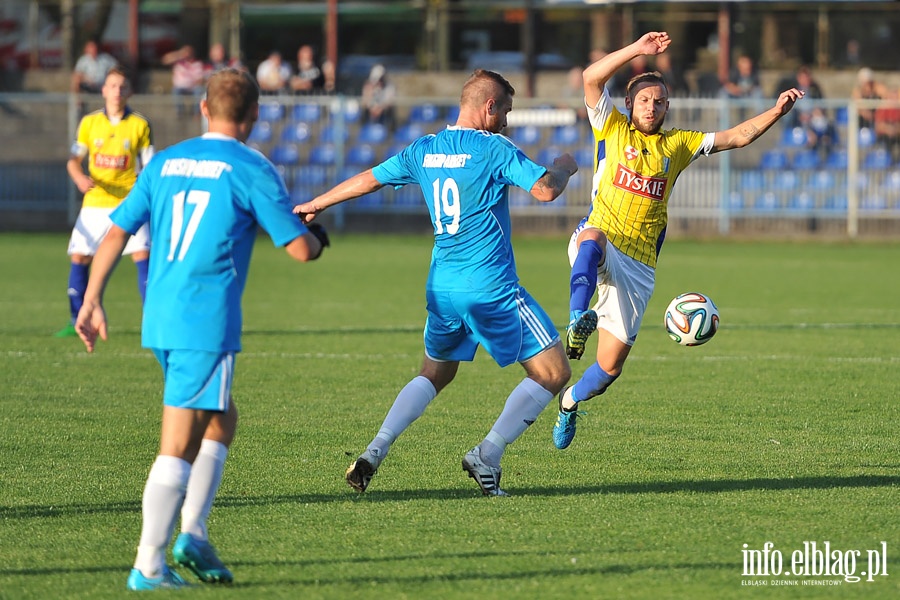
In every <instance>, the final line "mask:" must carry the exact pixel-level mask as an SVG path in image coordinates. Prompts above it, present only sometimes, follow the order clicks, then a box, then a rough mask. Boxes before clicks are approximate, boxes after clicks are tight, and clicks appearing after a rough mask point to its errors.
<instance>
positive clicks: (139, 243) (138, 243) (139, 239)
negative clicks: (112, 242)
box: [122, 223, 150, 303]
mask: <svg viewBox="0 0 900 600" xmlns="http://www.w3.org/2000/svg"><path fill="white" fill-rule="evenodd" d="M122 254H130V255H131V260H133V261H134V266H135V268H136V269H137V287H138V293H139V294H140V295H141V302H142V303H143V302H144V298H145V296H146V295H147V273H148V271H149V269H150V226H149V225H147V224H146V223H145V224H144V225H143V226H141V228H140V229H138V230H137V233H135V234H134V235H133V236H131V238H130V239H129V240H128V243H127V244H126V245H125V250H123V251H122Z"/></svg>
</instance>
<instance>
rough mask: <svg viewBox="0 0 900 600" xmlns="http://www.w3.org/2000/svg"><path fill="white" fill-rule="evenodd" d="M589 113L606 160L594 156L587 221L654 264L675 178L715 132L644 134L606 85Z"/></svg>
mask: <svg viewBox="0 0 900 600" xmlns="http://www.w3.org/2000/svg"><path fill="white" fill-rule="evenodd" d="M588 115H589V117H590V121H591V128H592V129H593V132H594V145H595V155H596V154H597V148H598V147H599V146H600V145H603V146H605V160H602V161H597V157H596V156H595V159H594V160H595V169H597V172H596V174H595V178H594V190H593V191H594V198H593V200H592V206H591V214H590V216H589V218H588V224H589V225H591V226H593V227H596V228H598V229H600V230H601V231H603V232H604V233H605V234H606V237H607V239H608V240H609V241H610V242H611V243H612V244H613V245H614V246H615V247H616V248H618V249H619V250H621V251H622V253H624V254H626V255H627V256H630V257H632V258H634V259H636V260H639V261H641V262H642V263H644V264H646V265H649V266H651V267H654V268H655V267H656V257H657V255H658V253H659V246H660V245H661V244H662V241H663V239H664V237H665V235H664V233H665V229H666V223H667V219H668V216H667V210H666V208H667V205H668V201H669V195H670V194H671V193H672V187H673V186H674V185H675V180H676V179H677V178H678V176H679V175H680V174H681V172H682V171H684V170H685V169H686V168H687V167H688V165H690V164H691V163H692V162H693V161H694V160H695V159H696V158H697V157H698V156H700V154H707V155H708V154H709V153H710V151H711V150H712V145H713V142H714V141H715V134H714V133H702V132H699V131H688V130H683V129H669V130H666V131H660V132H659V133H657V134H655V135H649V136H648V135H644V134H642V133H641V132H639V131H638V130H637V129H635V127H634V126H633V125H632V124H631V121H630V119H629V118H628V117H627V116H626V115H624V114H622V113H621V112H619V110H618V109H617V108H616V107H615V106H614V105H613V102H612V99H611V98H610V96H609V92H608V91H607V90H606V89H604V90H603V94H602V95H601V98H600V101H599V102H598V103H597V106H596V107H593V108H592V107H588Z"/></svg>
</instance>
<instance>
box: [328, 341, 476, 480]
mask: <svg viewBox="0 0 900 600" xmlns="http://www.w3.org/2000/svg"><path fill="white" fill-rule="evenodd" d="M458 369H459V362H458V361H448V362H439V361H435V360H432V359H431V358H429V357H428V356H427V355H426V356H425V358H424V360H423V362H422V369H421V370H420V371H419V374H418V375H417V376H416V377H415V378H413V379H412V381H410V382H409V383H407V384H406V385H405V386H404V387H403V389H402V390H400V393H399V394H397V398H396V399H395V400H394V403H393V404H392V405H391V408H390V410H388V414H387V416H385V418H384V421H383V422H382V424H381V427H380V428H379V429H378V433H377V434H376V435H375V438H374V439H372V441H371V442H370V443H369V445H368V446H367V447H366V450H365V452H363V453H362V454H361V455H360V456H359V458H357V459H356V460H355V461H353V464H351V465H350V466H349V467H348V468H347V472H346V474H345V477H346V480H347V484H348V485H349V486H350V487H352V488H353V489H355V490H356V491H358V492H364V491H366V488H367V487H368V486H369V482H370V481H371V480H372V476H373V475H375V473H376V472H377V471H378V467H379V466H380V465H381V463H382V462H383V461H384V459H385V457H386V456H387V454H388V452H389V451H390V449H391V444H393V443H394V441H396V439H397V438H398V437H399V436H400V434H402V433H403V432H404V431H406V429H407V428H408V427H409V426H410V425H412V424H413V422H414V421H415V420H416V419H418V418H419V417H421V416H422V414H423V413H424V412H425V409H426V408H427V407H428V405H429V404H430V403H431V401H432V400H434V398H435V397H436V396H437V395H438V393H439V392H440V391H441V390H442V389H444V387H446V386H447V384H449V383H450V382H451V381H452V380H453V378H454V377H455V376H456V372H457V370H458Z"/></svg>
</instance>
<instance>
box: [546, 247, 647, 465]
mask: <svg viewBox="0 0 900 600" xmlns="http://www.w3.org/2000/svg"><path fill="white" fill-rule="evenodd" d="M607 248H608V249H609V253H608V256H607V259H606V266H605V268H604V274H603V285H602V286H601V288H602V293H601V299H600V302H599V303H598V305H597V306H596V310H597V313H598V317H599V328H598V334H597V361H596V362H595V363H594V364H592V365H591V366H590V367H588V368H587V370H586V371H585V372H584V374H583V375H582V376H581V378H579V380H578V381H577V382H576V383H575V385H573V386H571V387H569V388H567V389H565V390H563V392H562V393H561V394H560V395H559V413H558V415H557V419H556V424H555V425H554V427H553V443H554V445H555V446H556V447H557V448H559V449H561V450H562V449H564V448H567V447H568V446H569V444H571V443H572V440H573V439H574V437H575V424H576V421H577V419H578V404H579V403H580V402H584V401H586V400H589V399H591V398H594V397H596V396H599V395H600V394H602V393H604V392H605V391H606V390H607V389H608V388H609V386H610V385H612V383H613V382H614V381H615V380H616V378H617V377H619V375H620V374H621V372H622V367H623V366H624V364H625V360H626V359H627V358H628V354H629V353H630V352H631V346H632V345H633V344H634V342H635V340H636V339H637V334H638V330H639V329H640V326H641V321H642V320H643V316H644V311H645V310H646V308H647V303H648V302H649V300H650V296H651V295H652V294H653V286H654V278H655V271H654V269H653V268H652V267H649V266H647V265H645V264H643V263H641V262H639V261H637V260H635V259H633V258H631V257H628V256H625V255H624V254H622V253H621V252H619V251H618V250H616V249H615V248H613V247H612V246H608V247H607Z"/></svg>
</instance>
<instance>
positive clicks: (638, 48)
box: [582, 31, 672, 106]
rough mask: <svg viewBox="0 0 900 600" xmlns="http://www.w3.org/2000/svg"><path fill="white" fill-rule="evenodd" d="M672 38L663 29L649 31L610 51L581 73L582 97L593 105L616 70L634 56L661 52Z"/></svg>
mask: <svg viewBox="0 0 900 600" xmlns="http://www.w3.org/2000/svg"><path fill="white" fill-rule="evenodd" d="M671 43H672V40H671V39H670V38H669V34H668V33H666V32H665V31H651V32H649V33H645V34H644V35H643V36H641V38H640V39H639V40H637V41H635V42H634V43H632V44H629V45H628V46H625V47H624V48H620V49H619V50H616V51H615V52H610V53H609V54H607V55H606V56H604V57H603V58H601V59H600V60H598V61H597V62H595V63H594V64H592V65H591V66H589V67H588V68H587V69H585V70H584V73H582V79H583V80H584V98H585V102H586V103H587V105H588V106H595V105H596V104H597V102H598V101H599V100H600V95H601V93H602V92H603V86H604V85H606V82H607V81H609V79H610V77H612V76H613V75H614V74H615V72H616V71H618V70H619V69H621V68H622V67H623V66H625V65H626V64H627V63H628V61H630V60H631V59H633V58H635V57H636V56H640V55H645V56H655V55H657V54H662V53H663V52H665V51H666V48H668V47H669V44H671Z"/></svg>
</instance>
